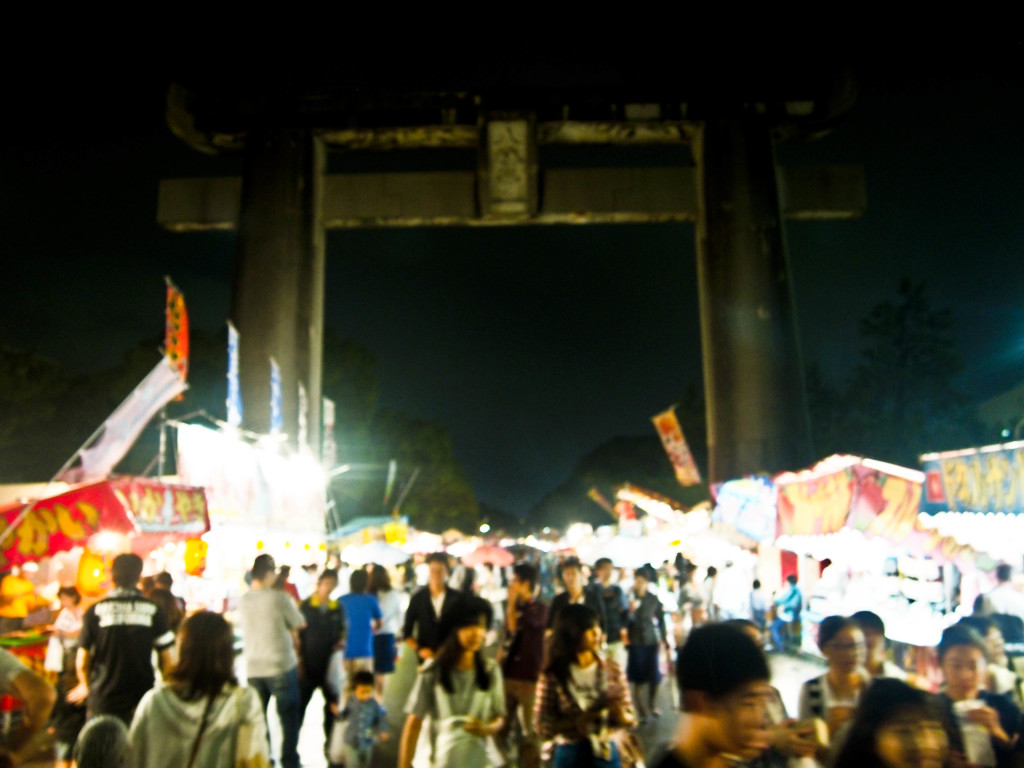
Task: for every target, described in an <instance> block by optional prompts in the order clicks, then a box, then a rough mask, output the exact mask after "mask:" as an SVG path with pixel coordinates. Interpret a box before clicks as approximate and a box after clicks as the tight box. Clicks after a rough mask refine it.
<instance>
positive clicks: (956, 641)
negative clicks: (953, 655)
mask: <svg viewBox="0 0 1024 768" xmlns="http://www.w3.org/2000/svg"><path fill="white" fill-rule="evenodd" d="M958 645H970V646H973V647H974V648H977V649H978V650H979V651H981V655H982V656H984V657H985V658H988V650H987V649H986V648H985V641H984V640H983V639H982V637H981V635H979V634H978V633H977V632H976V631H975V630H974V629H972V628H971V627H969V626H967V625H966V624H959V623H957V624H953V625H952V626H949V627H946V628H945V629H944V630H942V639H941V640H939V645H938V647H937V650H938V652H939V662H940V663H941V662H942V659H943V658H944V657H945V655H946V654H947V653H949V651H950V650H951V649H952V648H955V647H956V646H958Z"/></svg>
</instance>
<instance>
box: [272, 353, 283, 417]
mask: <svg viewBox="0 0 1024 768" xmlns="http://www.w3.org/2000/svg"><path fill="white" fill-rule="evenodd" d="M282 395H283V391H282V389H281V368H280V366H278V364H277V361H276V360H275V359H274V358H270V434H272V435H279V434H281V432H282V431H284V409H283V408H282V405H281V397H282Z"/></svg>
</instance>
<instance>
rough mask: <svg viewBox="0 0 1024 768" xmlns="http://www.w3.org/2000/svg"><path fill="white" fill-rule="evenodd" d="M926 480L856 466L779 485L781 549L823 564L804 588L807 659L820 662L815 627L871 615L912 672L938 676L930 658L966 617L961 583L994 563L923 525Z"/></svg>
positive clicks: (821, 469)
mask: <svg viewBox="0 0 1024 768" xmlns="http://www.w3.org/2000/svg"><path fill="white" fill-rule="evenodd" d="M924 479H925V476H924V473H922V472H919V471H917V470H913V469H907V468H905V467H898V466H896V465H893V464H886V463H884V462H878V461H873V460H871V459H864V458H860V457H856V456H832V457H830V458H828V459H825V460H824V461H822V462H819V463H818V464H817V465H815V466H814V467H812V468H811V469H808V470H804V471H802V472H787V473H783V474H781V475H779V476H777V477H775V478H774V484H775V487H776V491H777V494H778V531H779V536H778V538H777V539H776V546H777V547H778V548H779V549H782V550H786V551H789V552H794V553H797V554H798V555H804V556H810V557H811V558H813V559H814V560H816V561H818V562H819V563H820V564H822V566H821V569H820V574H819V577H818V578H817V579H814V578H811V577H809V578H806V579H805V578H803V577H802V578H801V585H802V586H803V587H804V592H805V595H807V597H808V610H807V612H806V613H805V621H804V624H805V631H804V649H805V650H807V651H810V652H816V650H817V649H816V647H815V645H814V637H815V634H816V633H815V632H814V631H813V625H814V624H816V622H817V621H820V619H821V618H823V617H825V616H827V615H832V614H841V615H849V614H851V613H853V612H855V611H857V610H862V609H869V610H872V611H874V612H875V613H877V614H879V615H880V616H881V617H882V619H883V621H885V625H886V635H887V636H888V637H889V639H890V640H892V641H895V643H896V645H897V648H898V649H899V650H901V651H904V652H906V654H907V656H908V658H907V659H906V660H905V665H906V666H908V667H913V668H914V669H915V670H916V671H917V672H918V673H919V674H920V675H922V676H923V677H925V678H932V677H933V676H934V674H935V664H934V658H933V657H932V655H931V653H930V649H932V648H933V647H934V646H935V645H936V644H937V643H938V640H939V637H940V635H941V633H942V630H943V628H944V627H945V626H947V625H948V624H950V623H951V622H952V621H953V620H954V615H955V614H957V613H958V609H959V608H960V607H961V604H960V601H959V596H958V593H957V591H956V586H957V583H958V578H957V576H958V574H961V573H975V572H979V571H981V572H984V571H990V570H992V569H993V568H994V567H995V565H996V561H995V559H994V558H992V557H991V556H990V555H989V554H987V553H985V552H980V551H978V550H977V549H975V548H974V547H972V546H970V545H968V544H965V543H964V542H962V541H958V540H957V539H956V538H954V537H951V536H944V535H942V534H941V533H940V532H939V531H937V530H935V529H934V528H929V527H927V526H925V525H924V524H922V522H921V521H920V520H919V510H920V502H921V493H922V485H923V482H924ZM967 608H968V612H969V608H970V607H969V606H968V607H967ZM808 624H810V625H811V627H812V630H811V631H810V632H808V631H807V625H808ZM924 649H929V650H927V651H925V652H924V653H921V651H922V650H924Z"/></svg>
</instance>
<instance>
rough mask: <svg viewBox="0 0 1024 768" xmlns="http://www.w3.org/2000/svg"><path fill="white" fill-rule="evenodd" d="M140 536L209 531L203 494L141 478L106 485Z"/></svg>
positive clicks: (181, 486) (200, 489)
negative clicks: (112, 490) (131, 519)
mask: <svg viewBox="0 0 1024 768" xmlns="http://www.w3.org/2000/svg"><path fill="white" fill-rule="evenodd" d="M110 484H111V486H112V487H113V489H114V492H115V493H116V494H118V498H119V499H120V500H121V502H122V504H123V505H124V507H125V508H126V509H127V510H128V511H129V512H130V513H131V515H132V518H133V520H134V522H135V527H136V529H137V531H138V532H139V533H142V534H171V535H175V536H178V537H181V538H188V537H193V536H201V535H203V534H204V533H206V532H207V531H208V530H210V517H209V514H208V512H207V509H206V494H205V493H204V492H203V489H202V488H195V487H192V486H185V485H170V484H167V483H161V482H158V481H156V480H151V479H149V478H145V477H127V478H119V479H117V480H112V481H110Z"/></svg>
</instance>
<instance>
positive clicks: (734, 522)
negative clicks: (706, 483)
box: [711, 477, 778, 541]
mask: <svg viewBox="0 0 1024 768" xmlns="http://www.w3.org/2000/svg"><path fill="white" fill-rule="evenodd" d="M777 505H778V501H777V498H776V491H775V484H774V483H772V481H771V480H770V479H769V478H767V477H744V478H741V479H739V480H729V481H727V482H725V483H722V485H721V486H720V487H719V488H718V495H717V496H716V497H715V509H714V512H712V513H711V521H712V522H722V523H725V524H727V525H731V526H732V527H733V528H735V529H736V530H737V531H739V532H740V533H742V534H743V535H744V536H749V537H750V538H751V539H753V540H754V541H764V540H766V539H772V538H773V537H774V536H775V525H776V508H777Z"/></svg>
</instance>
